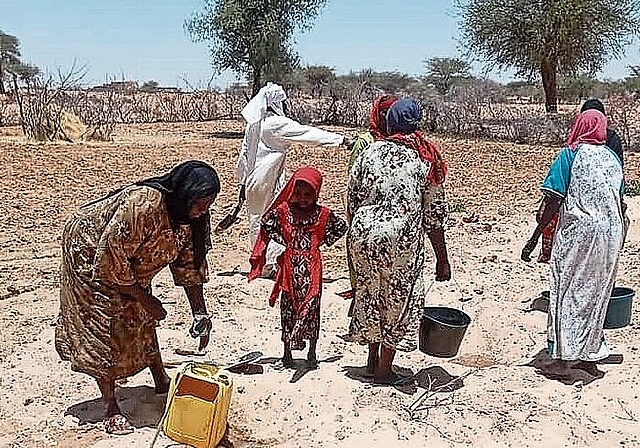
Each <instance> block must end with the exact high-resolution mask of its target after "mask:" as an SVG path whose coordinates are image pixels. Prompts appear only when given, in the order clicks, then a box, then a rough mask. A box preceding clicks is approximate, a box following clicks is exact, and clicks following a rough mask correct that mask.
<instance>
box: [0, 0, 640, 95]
mask: <svg viewBox="0 0 640 448" xmlns="http://www.w3.org/2000/svg"><path fill="white" fill-rule="evenodd" d="M202 5H203V3H202V0H153V1H152V0H101V1H97V0H56V1H53V0H2V6H1V7H0V30H2V31H4V32H5V33H8V34H12V35H14V36H16V37H18V39H20V48H21V52H22V56H23V61H25V62H29V63H32V64H35V65H37V66H38V67H40V68H41V69H42V70H43V71H49V72H56V71H57V70H58V69H59V68H62V69H63V70H66V69H68V68H69V67H71V66H72V64H73V63H74V61H77V63H78V64H81V65H86V67H87V74H86V76H85V78H84V82H85V83H87V84H88V85H96V84H102V83H103V82H105V81H111V80H122V79H126V80H137V81H140V82H144V81H148V80H155V81H158V82H159V83H160V84H161V85H163V86H178V87H185V86H186V83H185V80H187V81H188V82H189V84H190V85H192V86H195V87H198V86H204V85H205V84H206V83H207V82H209V81H210V80H212V85H215V86H220V87H224V86H226V85H228V84H229V83H231V82H234V81H236V80H237V78H236V76H235V75H234V74H233V73H223V74H222V75H219V76H216V75H215V73H214V71H213V69H212V67H211V63H210V57H209V54H210V53H209V49H208V47H207V44H206V43H204V42H200V43H194V42H192V41H191V39H190V37H189V36H188V35H187V33H186V32H185V30H184V22H185V20H186V19H188V18H189V17H190V16H191V14H192V13H193V12H195V11H198V10H201V9H202ZM458 38H459V32H458V20H457V18H456V11H455V9H454V7H453V1H452V0H448V1H445V0H391V1H389V0H387V1H381V0H328V1H327V5H326V6H325V8H324V9H323V10H322V12H321V13H320V15H319V17H318V18H317V19H316V20H315V21H314V25H313V27H312V28H311V29H310V30H309V31H307V32H306V33H303V34H299V35H298V36H296V43H295V44H294V48H295V49H296V51H297V52H298V54H299V56H300V58H301V61H302V62H303V64H310V65H327V66H329V67H332V68H334V69H335V71H336V72H337V73H338V74H344V73H348V72H349V71H350V70H354V71H359V70H363V69H366V68H373V69H374V70H378V71H400V72H403V73H407V74H410V75H420V74H422V73H423V72H424V60H425V59H429V58H431V57H461V56H462V53H461V51H460V43H459V41H458ZM626 53H627V54H626V57H625V58H624V59H623V60H621V61H611V62H610V63H609V64H607V66H606V67H605V69H604V70H603V72H602V73H601V74H599V78H601V79H605V78H608V79H618V78H623V77H624V76H625V75H626V74H627V68H626V67H627V66H628V65H629V64H638V63H639V62H640V45H639V44H638V43H637V42H636V43H634V44H633V45H631V46H629V47H628V48H627V52H626ZM474 72H475V73H476V74H478V75H479V74H482V67H481V66H480V65H477V64H474ZM489 76H490V77H491V78H493V79H497V80H499V81H503V82H504V81H509V80H511V79H512V77H511V74H510V73H509V72H503V73H500V72H494V73H490V74H489Z"/></svg>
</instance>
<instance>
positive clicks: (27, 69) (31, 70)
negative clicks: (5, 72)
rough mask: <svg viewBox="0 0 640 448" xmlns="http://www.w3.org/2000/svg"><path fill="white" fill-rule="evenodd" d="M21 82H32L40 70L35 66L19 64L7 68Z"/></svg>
mask: <svg viewBox="0 0 640 448" xmlns="http://www.w3.org/2000/svg"><path fill="white" fill-rule="evenodd" d="M9 71H11V72H12V73H15V74H16V75H17V76H18V78H19V79H20V80H21V81H23V82H32V81H33V80H34V79H35V77H36V76H38V75H39V74H40V69H39V68H38V67H36V66H35V65H31V64H24V63H22V62H21V63H19V64H17V65H14V66H13V67H10V68H9Z"/></svg>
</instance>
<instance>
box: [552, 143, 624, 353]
mask: <svg viewBox="0 0 640 448" xmlns="http://www.w3.org/2000/svg"><path fill="white" fill-rule="evenodd" d="M566 154H571V155H573V154H575V159H574V160H573V163H572V164H571V165H570V167H565V168H564V170H558V173H559V176H560V177H563V178H565V179H566V180H568V182H565V183H566V184H568V188H567V191H566V194H564V192H563V191H560V192H559V193H560V195H564V201H563V202H562V207H561V209H560V219H559V221H558V227H557V230H556V234H555V237H554V241H553V249H552V252H551V262H550V267H551V285H550V286H551V294H550V303H549V315H548V323H547V331H548V339H549V355H550V356H551V357H552V358H556V359H563V360H567V361H574V360H582V361H598V360H600V359H603V358H606V357H607V356H608V355H609V351H608V349H607V345H606V343H605V341H604V332H603V331H602V329H603V326H604V320H605V316H606V311H607V304H608V303H609V298H610V296H611V290H612V289H613V286H614V283H615V278H616V271H617V268H618V258H619V256H620V249H621V246H622V241H623V239H622V237H623V217H622V210H621V207H620V197H621V191H620V190H621V186H622V182H623V176H622V167H621V165H620V160H619V159H618V158H617V156H616V155H615V154H614V153H613V152H612V151H611V150H610V149H609V148H607V147H606V146H594V145H587V144H584V145H581V146H579V147H578V149H577V150H576V151H575V152H573V153H565V155H566ZM566 165H568V164H566ZM560 171H563V172H560ZM543 189H544V186H543ZM557 190H562V188H559V189H557ZM557 190H556V191H555V193H556V194H558V191H557ZM552 191H553V190H552Z"/></svg>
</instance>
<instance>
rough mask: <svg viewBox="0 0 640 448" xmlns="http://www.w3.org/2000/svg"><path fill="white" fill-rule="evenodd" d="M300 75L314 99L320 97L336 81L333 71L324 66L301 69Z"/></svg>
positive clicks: (310, 66)
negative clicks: (309, 88)
mask: <svg viewBox="0 0 640 448" xmlns="http://www.w3.org/2000/svg"><path fill="white" fill-rule="evenodd" d="M302 73H303V75H304V77H305V80H306V82H307V83H308V84H309V86H310V87H311V94H312V95H313V96H315V97H321V96H322V94H323V92H324V90H325V89H326V88H328V87H329V86H330V85H331V84H332V83H333V82H335V80H336V74H335V73H334V72H333V69H332V68H330V67H327V66H326V65H309V66H307V67H305V68H303V69H302Z"/></svg>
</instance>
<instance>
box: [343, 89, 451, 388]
mask: <svg viewBox="0 0 640 448" xmlns="http://www.w3.org/2000/svg"><path fill="white" fill-rule="evenodd" d="M421 119H422V113H421V109H420V106H419V105H418V104H417V103H416V102H415V101H414V100H411V99H403V100H400V101H398V102H396V103H395V104H394V105H393V106H392V107H391V108H390V109H389V111H388V113H387V134H388V135H387V136H386V137H385V139H384V140H381V141H377V142H375V143H372V144H371V146H369V148H368V149H367V150H366V151H363V152H362V153H360V154H359V155H358V157H357V159H356V160H355V162H354V165H353V167H352V168H351V172H350V176H349V186H348V202H347V218H348V219H349V222H350V229H349V243H348V244H349V250H350V253H351V255H352V257H353V264H354V269H355V274H356V278H355V283H356V286H355V299H354V300H355V302H354V306H353V313H352V318H351V323H350V326H349V333H348V334H347V335H346V336H345V337H344V338H345V339H346V340H348V341H352V342H357V343H360V344H363V345H368V347H369V358H368V361H367V373H369V374H370V375H372V376H373V379H374V382H376V383H379V384H392V383H396V382H397V381H401V380H403V379H402V378H399V377H398V376H397V375H396V374H395V373H394V372H393V370H392V363H393V358H394V356H395V353H396V351H397V350H401V351H411V350H415V349H416V340H417V333H418V327H419V324H420V312H421V308H422V303H423V300H424V295H425V288H424V282H423V270H424V264H425V248H424V246H425V244H424V237H425V235H426V236H428V237H429V240H430V241H431V245H432V246H433V249H434V252H435V256H436V276H435V279H436V280H437V281H446V280H449V279H450V278H451V268H450V266H449V261H448V256H447V249H446V244H445V237H444V223H445V220H446V217H447V203H446V200H445V195H444V188H443V183H444V180H445V175H446V165H445V163H444V161H443V159H442V157H441V155H440V152H439V151H438V149H437V147H436V146H435V145H434V144H433V143H431V142H429V141H427V140H426V138H425V137H424V135H423V134H422V133H421V132H420V131H419V130H418V126H419V124H420V122H421Z"/></svg>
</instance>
